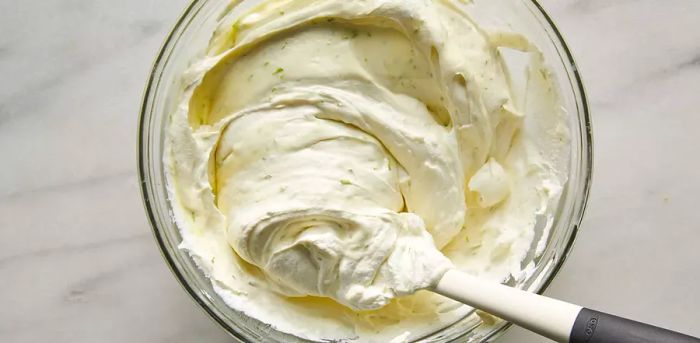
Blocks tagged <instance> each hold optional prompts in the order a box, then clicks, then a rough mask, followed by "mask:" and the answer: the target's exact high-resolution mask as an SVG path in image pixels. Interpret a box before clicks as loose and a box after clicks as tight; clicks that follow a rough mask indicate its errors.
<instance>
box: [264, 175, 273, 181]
mask: <svg viewBox="0 0 700 343" xmlns="http://www.w3.org/2000/svg"><path fill="white" fill-rule="evenodd" d="M271 178H272V175H265V177H263V179H264V180H269V179H271Z"/></svg>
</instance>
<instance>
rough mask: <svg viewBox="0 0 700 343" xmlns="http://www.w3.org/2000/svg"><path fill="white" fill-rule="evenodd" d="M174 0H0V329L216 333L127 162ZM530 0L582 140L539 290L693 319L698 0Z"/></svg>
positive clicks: (699, 184) (670, 323) (77, 336)
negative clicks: (554, 251) (568, 235)
mask: <svg viewBox="0 0 700 343" xmlns="http://www.w3.org/2000/svg"><path fill="white" fill-rule="evenodd" d="M186 3H187V0H176V1H173V0H124V1H111V0H93V1H84V0H46V1H0V32H2V34H1V35H0V75H2V80H3V82H2V83H0V305H1V306H0V342H12V343H24V342H42V341H50V342H57V343H62V342H107V343H109V342H207V343H209V342H232V341H233V340H232V339H231V338H230V337H228V336H227V335H226V334H225V333H224V331H223V330H221V329H220V328H219V327H218V326H216V325H215V324H214V323H213V322H211V321H210V320H209V319H208V318H207V316H206V314H205V313H204V312H203V311H201V310H199V309H198V308H197V306H196V305H195V304H193V302H192V301H190V300H189V299H188V297H187V295H186V293H185V292H184V291H183V290H182V289H181V288H180V286H179V285H178V284H177V282H176V280H175V278H174V277H173V276H172V275H171V274H170V272H169V270H168V268H167V267H166V265H165V264H164V262H163V261H162V258H161V256H160V253H159V251H158V249H157V246H156V243H155V242H154V240H153V239H152V238H151V231H150V227H149V224H148V222H147V219H146V217H145V214H144V211H143V207H142V205H141V200H140V196H139V184H138V179H137V176H136V170H135V169H136V166H135V164H136V157H135V151H136V133H137V132H136V130H137V116H138V111H139V107H140V100H141V92H142V90H143V86H144V83H145V81H146V79H147V77H148V71H149V69H150V67H151V63H152V61H153V58H154V57H155V55H156V52H157V51H158V48H159V47H160V45H161V42H162V40H163V39H164V38H165V35H166V34H167V32H168V30H169V29H170V25H172V24H173V23H174V22H175V20H176V18H177V16H178V15H179V14H180V12H181V11H182V9H183V8H184V7H185V6H186ZM542 4H543V6H544V7H545V8H546V9H547V10H549V12H550V14H551V16H552V17H553V19H554V20H555V21H556V22H557V24H558V27H559V28H560V30H561V31H562V33H563V34H564V36H565V38H566V39H567V42H568V43H569V46H570V48H571V50H572V51H573V53H574V55H575V57H576V60H577V62H578V67H579V70H580V72H581V74H582V75H583V78H584V81H585V84H586V88H587V90H588V95H589V99H590V104H591V110H592V114H593V126H594V127H593V129H594V135H595V141H596V146H595V169H596V170H595V175H594V186H593V192H592V194H591V199H590V203H589V207H588V214H587V217H586V219H585V221H584V224H583V226H582V228H581V231H580V234H579V238H578V241H577V244H576V246H575V249H574V251H573V253H572V255H571V257H570V258H569V260H568V262H567V263H566V265H565V266H564V269H563V270H562V271H561V272H560V273H559V275H558V277H557V278H556V279H555V281H554V282H553V283H552V285H551V287H550V288H549V289H548V290H547V294H549V295H551V296H555V297H559V298H562V299H565V300H569V301H572V302H576V303H579V304H582V305H585V306H590V307H593V308H597V309H601V310H607V311H610V312H614V313H618V314H621V315H624V316H630V317H633V318H637V319H639V320H643V321H648V322H651V323H655V324H658V325H662V326H667V327H670V328H673V329H677V330H682V331H685V332H688V333H691V334H694V335H700V327H698V326H697V323H698V322H700V293H699V292H698V291H697V285H698V284H700V268H698V261H700V250H698V249H697V247H698V246H700V226H698V225H699V224H698V223H700V211H698V210H697V203H698V201H697V195H698V194H700V177H698V176H699V175H698V170H700V161H699V160H698V158H697V156H698V152H699V150H698V147H699V146H700V135H698V134H697V128H699V127H700V115H698V110H697V108H698V85H700V49H699V48H700V45H698V42H700V30H699V29H698V24H697V18H698V13H700V1H697V0H668V1H658V0H617V1H604V0H543V1H542ZM591 284H595V286H596V287H590V286H588V285H591ZM543 341H544V340H543V339H542V338H540V337H538V336H536V335H534V334H531V333H528V332H526V331H525V330H522V329H519V328H513V329H511V330H509V332H508V333H507V334H506V335H505V336H504V337H503V338H502V342H509V343H510V342H513V343H515V342H517V343H530V342H543Z"/></svg>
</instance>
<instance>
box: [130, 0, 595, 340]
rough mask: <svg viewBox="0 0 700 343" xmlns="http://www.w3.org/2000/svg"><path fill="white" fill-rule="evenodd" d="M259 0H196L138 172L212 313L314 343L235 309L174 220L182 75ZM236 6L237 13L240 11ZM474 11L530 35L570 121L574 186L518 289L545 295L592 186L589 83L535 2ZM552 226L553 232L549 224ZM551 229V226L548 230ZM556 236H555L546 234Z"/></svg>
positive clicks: (164, 243)
mask: <svg viewBox="0 0 700 343" xmlns="http://www.w3.org/2000/svg"><path fill="white" fill-rule="evenodd" d="M257 2H259V1H247V0H245V1H233V2H231V1H229V0H194V1H193V2H192V3H191V4H190V5H189V6H188V7H187V8H186V10H185V12H184V13H183V14H182V16H181V17H180V19H179V20H178V21H177V23H176V24H175V27H174V28H173V30H172V32H171V33H170V35H169V36H168V37H167V39H166V41H165V43H164V45H163V47H162V48H161V50H160V52H159V54H158V56H157V58H156V60H155V63H154V66H153V69H152V71H151V75H150V77H149V79H148V83H147V85H146V90H145V94H144V99H143V105H142V109H141V115H140V118H139V137H138V144H139V146H138V149H139V157H138V167H139V175H140V181H141V190H142V196H143V202H144V206H145V208H146V213H147V215H148V218H149V220H150V223H151V226H152V228H153V232H154V235H155V238H156V240H157V242H158V245H159V247H160V250H161V251H162V253H163V256H164V258H165V260H166V261H167V263H168V265H169V266H170V268H171V269H172V271H173V273H174V274H175V276H176V277H177V279H178V281H179V282H180V284H182V286H183V287H184V288H185V290H186V291H187V292H188V293H189V294H190V296H191V297H192V299H194V300H195V301H196V302H197V304H199V306H201V307H202V308H203V309H204V310H205V311H206V312H207V314H208V315H209V316H210V317H211V318H212V319H214V320H215V321H216V322H217V323H219V324H220V325H221V326H222V327H223V328H224V329H225V330H226V331H227V332H229V333H230V334H231V335H232V336H233V337H234V339H235V340H237V341H240V342H308V341H306V340H303V339H300V338H296V337H293V336H290V335H288V334H285V333H282V332H279V331H276V330H275V329H274V328H272V327H270V326H269V325H267V324H265V323H262V322H259V321H257V320H255V319H253V318H250V317H248V316H246V315H245V314H243V313H241V312H238V311H236V310H233V309H231V308H230V307H228V306H227V305H226V303H224V301H223V300H222V299H221V298H220V297H219V295H218V294H217V293H216V292H214V290H213V289H212V285H211V282H210V281H209V279H208V278H207V277H206V275H204V274H203V273H202V271H201V270H199V268H198V267H197V266H196V264H195V262H194V261H193V260H192V259H191V258H190V256H189V255H188V254H187V252H185V251H183V250H180V249H178V245H179V243H180V241H181V237H180V232H179V230H178V228H177V226H176V224H175V222H174V220H173V218H172V209H171V205H170V203H169V200H168V191H167V189H166V178H165V175H164V165H163V151H164V141H165V139H164V138H165V134H164V132H165V128H166V127H167V126H168V124H169V117H170V114H171V113H172V112H173V109H174V108H175V106H176V104H177V102H178V99H179V96H180V94H181V91H182V87H181V85H180V75H181V74H182V72H183V71H184V70H185V69H186V68H187V66H188V65H189V63H190V62H192V61H193V60H195V59H197V58H198V57H201V56H202V54H203V51H204V50H205V47H206V46H207V44H208V42H209V38H210V36H211V33H212V32H213V30H214V28H215V27H216V25H217V22H218V19H219V18H220V15H221V13H222V11H225V10H230V9H231V8H233V9H234V11H239V12H240V11H243V10H245V9H246V8H250V7H251V6H253V5H254V4H255V3H257ZM234 5H235V7H233V6H234ZM464 6H469V11H470V13H471V14H472V15H473V16H474V17H475V18H477V20H478V22H479V24H480V25H482V26H484V27H485V28H487V29H489V30H493V29H498V30H507V31H514V32H519V33H522V34H524V35H525V36H526V37H527V38H528V39H529V40H530V41H531V42H532V43H534V44H535V45H536V46H537V47H538V48H539V49H540V50H541V51H542V54H543V55H544V58H545V61H546V63H547V65H548V67H549V69H550V70H551V73H552V76H553V77H554V78H555V81H556V84H557V85H558V87H559V90H560V93H561V98H562V99H561V100H562V106H563V107H564V109H565V110H566V112H567V113H568V116H569V128H570V132H571V151H570V154H571V158H570V169H569V179H568V183H567V184H566V185H565V186H564V190H563V193H562V196H561V200H560V202H559V206H558V207H557V208H556V209H555V211H554V213H553V222H551V223H540V224H542V225H538V226H537V227H536V231H538V232H537V234H538V235H543V234H548V238H547V239H546V245H545V247H544V249H543V250H541V249H538V250H541V251H539V252H538V253H534V250H535V249H534V248H533V253H532V254H530V256H528V257H527V258H526V260H525V261H524V262H523V263H525V264H527V263H534V266H535V268H534V269H533V272H532V274H530V275H529V276H528V277H527V278H525V280H522V281H520V282H518V283H516V282H515V281H513V280H511V281H510V283H511V285H513V286H515V287H520V288H522V289H525V290H528V291H531V292H537V293H541V292H542V291H544V289H545V288H546V287H547V285H548V284H549V283H550V282H551V281H552V279H553V278H554V276H555V275H556V273H557V271H558V270H559V268H561V265H562V263H563V262H564V260H565V259H566V257H567V255H568V254H569V252H570V251H571V247H572V245H573V242H574V238H575V236H576V232H577V231H578V229H579V225H580V223H581V219H582V216H583V212H584V208H585V206H586V200H587V198H588V192H589V187H590V184H591V167H592V165H591V163H592V145H591V143H592V142H591V123H590V117H589V112H588V106H587V104H586V97H585V93H584V88H583V84H582V82H581V79H580V76H579V73H578V69H577V68H576V64H575V63H574V60H573V58H572V56H571V52H570V51H569V49H568V48H567V46H566V44H565V43H564V40H563V38H562V36H561V34H560V33H559V31H558V30H557V28H556V27H555V26H554V23H553V22H552V20H551V18H550V17H549V16H548V15H547V14H546V13H545V12H544V10H543V9H542V7H541V6H540V5H539V4H538V3H537V2H536V1H534V0H475V1H473V2H472V3H471V4H465V5H464ZM547 224H551V226H549V225H547ZM547 227H550V229H549V230H547ZM547 231H549V232H547ZM509 325H510V324H509V323H507V322H504V321H501V320H497V319H496V320H495V322H494V321H492V320H487V321H486V322H485V321H484V320H482V317H481V316H479V315H478V313H476V312H475V311H472V313H471V314H469V315H467V316H465V317H464V318H462V319H461V320H460V321H458V322H456V323H454V324H452V325H450V326H448V327H446V328H443V329H441V330H439V331H437V332H434V333H432V334H430V335H428V336H426V337H423V338H421V339H420V340H418V341H419V342H487V341H491V340H493V339H495V338H496V337H498V336H499V335H501V334H502V333H503V332H504V331H505V330H506V329H507V328H508V327H509Z"/></svg>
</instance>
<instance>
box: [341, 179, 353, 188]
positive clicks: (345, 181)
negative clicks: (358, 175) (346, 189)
mask: <svg viewBox="0 0 700 343" xmlns="http://www.w3.org/2000/svg"><path fill="white" fill-rule="evenodd" d="M340 184H341V185H346V186H347V185H352V182H350V180H348V179H341V180H340Z"/></svg>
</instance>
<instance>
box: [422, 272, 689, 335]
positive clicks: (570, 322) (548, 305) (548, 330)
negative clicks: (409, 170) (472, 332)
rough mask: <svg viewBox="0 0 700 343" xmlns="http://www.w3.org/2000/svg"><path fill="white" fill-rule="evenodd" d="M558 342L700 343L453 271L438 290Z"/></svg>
mask: <svg viewBox="0 0 700 343" xmlns="http://www.w3.org/2000/svg"><path fill="white" fill-rule="evenodd" d="M432 291H434V292H436V293H438V294H442V295H444V296H446V297H448V298H452V299H454V300H457V301H459V302H462V303H464V304H467V305H469V306H472V307H474V308H477V309H480V310H483V311H486V312H488V313H491V314H493V315H496V316H498V317H500V318H503V319H505V320H507V321H510V322H512V323H514V324H516V325H518V326H522V327H523V328H526V329H528V330H530V331H533V332H536V333H538V334H540V335H542V336H544V337H547V338H550V339H552V340H555V341H557V342H570V343H632V342H634V343H646V342H663V343H691V342H692V343H700V339H698V338H696V337H691V336H688V335H684V334H682V333H678V332H674V331H670V330H666V329H663V328H660V327H656V326H653V325H649V324H644V323H640V322H636V321H633V320H630V319H625V318H621V317H618V316H614V315H611V314H607V313H603V312H598V311H595V310H591V309H587V308H585V307H581V306H578V305H574V304H570V303H567V302H564V301H561V300H556V299H552V298H548V297H545V296H541V295H537V294H534V293H529V292H526V291H523V290H520V289H516V288H513V287H508V286H505V285H501V284H498V283H493V282H489V281H485V280H481V279H479V278H477V277H475V276H471V275H468V274H465V273H462V272H459V271H456V270H449V271H448V272H447V273H445V275H444V276H443V277H442V279H441V280H440V282H438V284H437V286H436V287H435V288H434V289H433V290H432Z"/></svg>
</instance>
